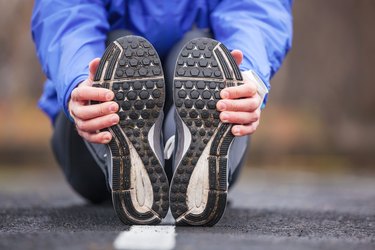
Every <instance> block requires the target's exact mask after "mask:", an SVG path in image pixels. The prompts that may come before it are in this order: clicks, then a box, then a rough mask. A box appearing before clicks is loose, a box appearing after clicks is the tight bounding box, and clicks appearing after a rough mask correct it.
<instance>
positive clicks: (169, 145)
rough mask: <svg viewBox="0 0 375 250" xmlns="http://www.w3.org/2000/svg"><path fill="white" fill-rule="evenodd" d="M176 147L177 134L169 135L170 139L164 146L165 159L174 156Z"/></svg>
mask: <svg viewBox="0 0 375 250" xmlns="http://www.w3.org/2000/svg"><path fill="white" fill-rule="evenodd" d="M174 147H175V136H174V135H173V136H171V137H169V139H168V141H167V142H166V143H165V147H164V159H166V160H168V159H170V158H171V157H172V154H173V151H174Z"/></svg>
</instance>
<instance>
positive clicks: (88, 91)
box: [68, 58, 120, 144]
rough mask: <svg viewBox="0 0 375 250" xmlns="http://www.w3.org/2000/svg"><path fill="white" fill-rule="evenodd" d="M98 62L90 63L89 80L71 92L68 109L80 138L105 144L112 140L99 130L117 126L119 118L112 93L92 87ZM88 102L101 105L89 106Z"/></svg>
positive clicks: (106, 133)
mask: <svg viewBox="0 0 375 250" xmlns="http://www.w3.org/2000/svg"><path fill="white" fill-rule="evenodd" d="M99 61H100V59H99V58H96V59H94V60H92V61H91V62H90V65H89V69H90V75H89V78H88V79H86V80H85V81H83V82H81V83H80V84H79V85H78V86H77V87H76V88H75V89H74V90H73V91H72V94H71V97H70V101H69V106H68V108H69V112H70V114H71V116H72V118H73V119H74V122H75V125H76V128H77V131H78V134H79V135H80V136H82V137H83V138H84V139H85V140H87V141H89V142H92V143H101V144H105V143H108V142H109V141H110V140H111V139H112V135H111V133H110V132H108V131H103V132H99V130H101V129H104V128H108V127H110V126H112V125H115V124H117V123H118V122H119V120H120V118H119V116H118V115H117V114H116V112H117V111H118V109H119V106H118V104H117V103H116V102H114V101H112V100H113V98H114V93H113V92H112V91H111V90H109V89H105V88H95V87H92V84H93V79H94V75H95V72H96V70H97V68H98V65H99ZM90 101H99V102H102V103H100V104H94V105H89V102H90Z"/></svg>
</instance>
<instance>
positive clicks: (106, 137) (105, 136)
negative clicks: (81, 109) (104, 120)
mask: <svg viewBox="0 0 375 250" xmlns="http://www.w3.org/2000/svg"><path fill="white" fill-rule="evenodd" d="M78 133H79V135H80V136H81V137H82V138H83V139H85V140H86V141H88V142H91V143H99V144H107V143H109V142H110V141H111V140H112V134H111V133H110V132H108V131H103V132H99V133H89V132H83V131H79V132H78Z"/></svg>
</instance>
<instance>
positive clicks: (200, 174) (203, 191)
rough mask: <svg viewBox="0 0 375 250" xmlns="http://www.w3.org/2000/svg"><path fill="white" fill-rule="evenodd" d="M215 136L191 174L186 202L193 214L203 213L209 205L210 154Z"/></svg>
mask: <svg viewBox="0 0 375 250" xmlns="http://www.w3.org/2000/svg"><path fill="white" fill-rule="evenodd" d="M214 138H215V137H214V136H212V137H211V140H210V141H209V142H208V143H207V145H206V147H205V149H204V150H203V152H202V155H201V156H200V157H199V159H198V162H197V164H196V165H195V168H194V171H193V173H192V174H191V176H190V181H189V185H188V188H187V192H186V204H187V206H188V211H189V213H192V214H201V213H202V212H203V211H204V209H205V208H206V205H207V201H208V192H209V189H210V183H209V161H208V157H209V156H210V149H211V144H212V142H213V139H214Z"/></svg>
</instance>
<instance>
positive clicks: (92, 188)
mask: <svg viewBox="0 0 375 250" xmlns="http://www.w3.org/2000/svg"><path fill="white" fill-rule="evenodd" d="M51 143H52V150H53V153H54V155H55V158H56V160H57V162H58V163H59V165H60V167H61V168H62V170H63V173H64V175H65V177H66V179H67V181H68V182H69V184H70V185H71V186H72V188H73V189H74V190H75V191H76V192H77V193H79V194H80V195H81V196H82V197H84V198H86V199H87V200H89V201H91V202H93V203H100V202H103V201H106V200H108V199H109V198H110V194H109V192H108V189H107V186H106V181H105V177H104V174H103V172H102V171H101V170H100V168H99V166H98V165H97V163H96V162H95V160H94V158H93V157H92V156H91V154H90V152H89V151H88V149H87V147H86V145H85V143H84V141H83V139H82V138H81V137H80V136H79V135H78V133H77V131H76V129H75V127H74V125H73V124H72V123H71V122H70V121H69V120H68V118H67V117H66V116H65V114H64V113H63V112H61V113H60V114H59V116H58V117H57V119H56V122H55V127H54V131H53V136H52V140H51Z"/></svg>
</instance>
